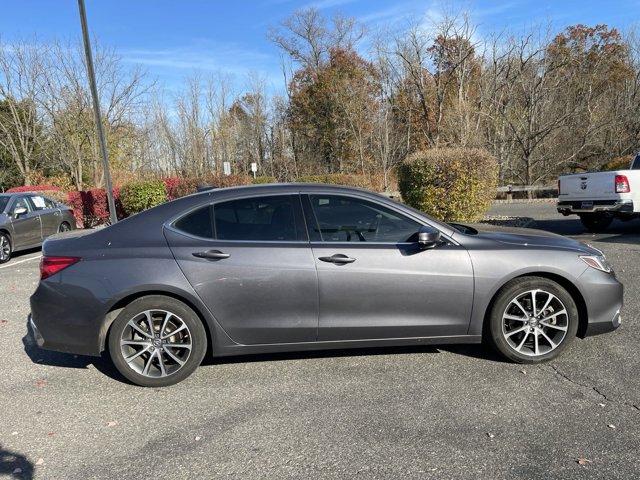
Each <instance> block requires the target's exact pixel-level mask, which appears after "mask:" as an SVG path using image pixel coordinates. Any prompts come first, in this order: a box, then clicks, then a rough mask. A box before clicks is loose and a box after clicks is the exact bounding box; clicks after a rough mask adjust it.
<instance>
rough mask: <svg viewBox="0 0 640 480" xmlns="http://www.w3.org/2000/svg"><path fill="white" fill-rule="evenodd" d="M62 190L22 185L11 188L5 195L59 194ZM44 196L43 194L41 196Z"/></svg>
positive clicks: (51, 186) (47, 186)
mask: <svg viewBox="0 0 640 480" xmlns="http://www.w3.org/2000/svg"><path fill="white" fill-rule="evenodd" d="M60 190H62V189H61V188H60V187H56V186H55V185H22V186H20V187H13V188H10V189H9V190H7V193H22V192H43V191H48V192H59V191H60ZM43 195H44V194H43Z"/></svg>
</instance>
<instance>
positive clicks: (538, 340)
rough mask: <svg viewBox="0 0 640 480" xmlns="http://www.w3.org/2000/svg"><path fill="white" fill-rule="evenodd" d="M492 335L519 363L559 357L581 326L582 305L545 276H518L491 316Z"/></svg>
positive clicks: (505, 353)
mask: <svg viewBox="0 0 640 480" xmlns="http://www.w3.org/2000/svg"><path fill="white" fill-rule="evenodd" d="M488 326H489V329H488V330H489V331H488V334H489V338H490V340H491V343H492V344H493V345H494V347H495V348H496V349H497V350H498V352H500V353H501V354H502V355H503V356H505V357H506V358H508V359H509V360H512V361H514V362H518V363H539V362H543V361H546V360H551V359H553V358H556V357H557V356H558V355H560V353H561V352H562V351H563V350H564V349H565V348H566V347H567V345H568V344H569V343H570V342H571V341H572V340H573V338H574V337H575V335H576V331H577V329H578V308H577V307H576V304H575V301H574V300H573V298H572V297H571V295H570V294H569V292H567V291H566V290H565V289H564V288H563V287H562V286H561V285H559V284H558V283H556V282H554V281H552V280H549V279H547V278H543V277H521V278H516V279H514V280H512V281H511V282H509V283H508V284H507V285H505V286H504V287H503V288H502V290H501V291H500V293H499V294H498V297H497V299H496V301H495V302H494V305H493V308H492V310H491V313H490V317H489V325H488Z"/></svg>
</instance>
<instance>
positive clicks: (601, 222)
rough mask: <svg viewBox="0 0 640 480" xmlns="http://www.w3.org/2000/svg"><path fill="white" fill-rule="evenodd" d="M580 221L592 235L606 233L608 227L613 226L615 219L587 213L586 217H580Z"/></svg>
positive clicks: (600, 214) (609, 216)
mask: <svg viewBox="0 0 640 480" xmlns="http://www.w3.org/2000/svg"><path fill="white" fill-rule="evenodd" d="M580 221H581V222H582V225H584V228H586V229H587V231H589V232H591V233H600V232H604V231H605V230H606V229H607V227H608V226H609V225H611V222H613V217H612V216H611V215H605V214H602V213H585V214H584V215H580Z"/></svg>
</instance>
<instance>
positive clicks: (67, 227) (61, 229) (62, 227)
mask: <svg viewBox="0 0 640 480" xmlns="http://www.w3.org/2000/svg"><path fill="white" fill-rule="evenodd" d="M69 230H71V225H69V224H68V223H67V222H62V223H61V224H60V226H59V227H58V233H62V232H68V231H69Z"/></svg>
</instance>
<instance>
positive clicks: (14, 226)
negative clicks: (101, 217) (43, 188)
mask: <svg viewBox="0 0 640 480" xmlns="http://www.w3.org/2000/svg"><path fill="white" fill-rule="evenodd" d="M75 226H76V221H75V218H74V216H73V211H72V210H71V208H69V207H68V206H66V205H63V204H62V203H59V202H56V201H55V200H52V199H50V198H48V197H45V196H43V195H40V194H37V193H3V194H0V263H5V262H8V261H9V259H10V258H11V256H12V254H13V253H14V252H18V251H20V250H26V249H28V248H35V247H39V246H40V245H42V242H43V241H44V240H45V239H46V238H47V237H48V236H50V235H53V234H54V233H59V232H64V231H67V230H73V229H75Z"/></svg>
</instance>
